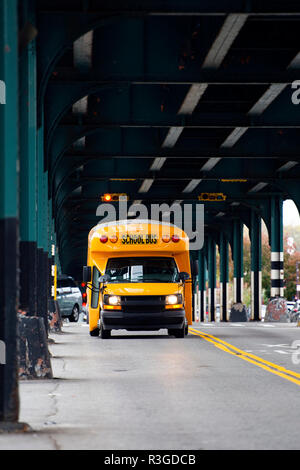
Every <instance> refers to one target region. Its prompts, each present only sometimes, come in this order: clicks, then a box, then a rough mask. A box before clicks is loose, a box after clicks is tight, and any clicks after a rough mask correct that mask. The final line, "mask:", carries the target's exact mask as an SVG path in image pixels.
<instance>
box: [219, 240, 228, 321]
mask: <svg viewBox="0 0 300 470" xmlns="http://www.w3.org/2000/svg"><path fill="white" fill-rule="evenodd" d="M228 282H229V244H228V240H227V238H226V237H225V235H224V233H223V232H221V233H220V312H221V319H222V321H228Z"/></svg>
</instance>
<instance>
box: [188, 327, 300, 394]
mask: <svg viewBox="0 0 300 470" xmlns="http://www.w3.org/2000/svg"><path fill="white" fill-rule="evenodd" d="M189 332H190V333H191V334H192V335H195V336H200V338H203V339H205V340H206V341H208V342H209V343H212V344H213V345H214V346H215V347H216V348H219V349H221V350H222V351H225V352H227V353H228V354H232V355H233V356H236V357H239V358H240V359H243V360H244V361H247V362H250V363H251V364H254V365H256V366H258V367H261V368H262V369H264V370H266V371H268V372H271V373H272V374H275V375H278V376H279V377H282V378H284V379H286V380H289V381H290V382H293V383H295V384H296V385H300V374H299V373H297V372H294V371H292V370H289V369H285V368H284V367H282V366H279V365H278V364H274V363H272V362H269V361H266V360H265V359H262V358H261V357H258V356H255V354H251V353H247V352H246V351H243V350H242V349H239V348H237V347H236V346H233V345H232V344H230V343H227V342H226V341H223V340H222V339H219V338H217V337H216V336H213V335H209V334H208V333H204V332H202V331H199V330H195V329H193V328H189Z"/></svg>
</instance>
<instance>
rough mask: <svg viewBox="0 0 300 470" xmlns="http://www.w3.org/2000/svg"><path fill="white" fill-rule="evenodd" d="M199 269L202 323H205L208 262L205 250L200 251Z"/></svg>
mask: <svg viewBox="0 0 300 470" xmlns="http://www.w3.org/2000/svg"><path fill="white" fill-rule="evenodd" d="M198 267H199V271H198V287H199V310H200V321H204V319H205V311H206V260H205V253H204V248H202V250H199V251H198Z"/></svg>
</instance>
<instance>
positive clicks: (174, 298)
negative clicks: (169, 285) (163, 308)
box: [166, 294, 182, 305]
mask: <svg viewBox="0 0 300 470" xmlns="http://www.w3.org/2000/svg"><path fill="white" fill-rule="evenodd" d="M178 304H180V305H181V304H182V295H181V294H171V295H166V305H178Z"/></svg>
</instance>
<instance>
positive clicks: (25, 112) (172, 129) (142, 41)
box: [0, 0, 300, 421]
mask: <svg viewBox="0 0 300 470" xmlns="http://www.w3.org/2000/svg"><path fill="white" fill-rule="evenodd" d="M299 26H300V7H299V2H298V1H295V0H284V1H283V0H278V1H276V2H274V1H265V2H261V1H258V0H252V1H244V0H218V1H216V2H211V1H210V0H203V1H201V2H199V1H196V0H185V1H180V0H175V1H171V0H166V1H162V0H152V1H148V0H145V1H139V2H138V1H135V0H128V1H127V2H123V1H118V0H114V1H111V2H98V1H96V0H95V1H94V0H73V1H69V0H59V1H58V0H51V1H50V0H38V1H35V0H22V1H18V0H1V1H0V85H1V86H0V156H1V158H0V169H1V171H0V179H1V184H0V279H1V283H0V293H1V296H0V298H1V302H0V339H1V340H3V341H4V342H5V343H6V345H7V351H6V353H7V364H6V366H5V367H4V366H2V365H1V366H0V379H1V380H0V384H1V385H0V406H1V407H0V421H1V420H2V421H15V420H17V414H18V411H17V410H18V404H17V398H16V397H17V394H16V393H15V392H16V390H17V373H16V370H17V369H16V364H17V335H16V328H17V315H18V312H19V311H22V312H26V313H27V314H28V315H30V316H42V317H43V318H45V317H46V316H47V312H48V302H49V299H51V297H53V295H54V294H53V289H52V274H53V272H52V266H53V265H54V264H55V265H57V266H58V267H59V269H60V271H61V272H62V273H66V274H69V275H72V276H73V277H74V278H75V279H77V280H81V270H82V266H83V265H84V264H85V263H86V245H87V235H88V232H89V230H90V228H91V227H92V226H94V225H95V224H97V223H98V222H99V220H100V219H99V215H97V208H98V206H99V204H100V203H101V202H102V196H103V195H105V194H109V195H114V194H117V195H120V194H121V195H126V200H127V202H128V205H131V204H133V203H135V204H137V205H139V206H137V208H138V207H140V206H141V205H143V207H146V208H147V209H149V210H150V207H151V205H152V204H168V205H169V206H170V207H172V204H176V205H177V207H180V208H183V207H185V205H187V204H188V205H189V206H188V207H189V208H191V210H192V214H193V217H194V220H193V222H192V223H195V214H196V208H197V206H198V205H199V204H202V205H204V224H205V226H204V234H205V239H204V244H203V247H202V248H201V249H196V250H191V258H192V259H196V260H198V266H199V271H198V274H197V276H195V278H194V289H195V292H196V291H197V292H199V302H200V304H199V308H200V310H199V312H200V319H201V320H203V319H204V316H205V314H206V292H207V284H206V282H207V281H208V288H209V289H208V292H209V295H208V313H209V319H210V320H211V321H214V320H215V307H216V300H215V287H216V283H217V281H219V282H220V286H221V299H220V308H221V320H222V321H228V284H229V260H230V257H232V261H233V266H234V276H233V277H234V299H233V300H234V302H243V273H244V270H243V229H244V227H247V228H248V229H249V236H250V240H251V290H252V309H251V315H252V319H253V320H256V321H259V320H260V318H261V312H260V307H261V226H262V223H264V224H265V225H266V227H267V231H268V236H269V244H270V249H271V261H270V270H271V296H283V293H284V291H283V282H284V266H283V224H282V205H283V201H284V200H286V199H292V200H293V201H294V202H295V204H296V206H297V208H298V210H300V191H299V184H300V165H299V161H300V158H299V155H300V153H299V148H300V133H299V127H300V119H299V118H300V106H298V104H299V98H298V96H299V97H300V95H299V93H298V90H299V87H300V40H299ZM109 202H110V203H112V201H109ZM114 205H115V207H116V209H118V202H115V203H114ZM129 212H130V211H129ZM165 212H166V211H165ZM165 215H166V214H165ZM171 215H172V214H171ZM132 217H134V214H133V215H132ZM217 249H218V253H219V259H220V268H219V275H218V276H217V268H216V253H217Z"/></svg>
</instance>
